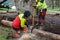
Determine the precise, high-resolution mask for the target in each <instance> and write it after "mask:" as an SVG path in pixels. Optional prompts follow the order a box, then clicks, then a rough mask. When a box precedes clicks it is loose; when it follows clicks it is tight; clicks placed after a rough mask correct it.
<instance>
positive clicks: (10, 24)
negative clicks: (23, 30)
mask: <svg viewBox="0 0 60 40" xmlns="http://www.w3.org/2000/svg"><path fill="white" fill-rule="evenodd" d="M1 23H2V24H4V25H6V26H10V27H12V22H11V21H7V20H2V21H1Z"/></svg>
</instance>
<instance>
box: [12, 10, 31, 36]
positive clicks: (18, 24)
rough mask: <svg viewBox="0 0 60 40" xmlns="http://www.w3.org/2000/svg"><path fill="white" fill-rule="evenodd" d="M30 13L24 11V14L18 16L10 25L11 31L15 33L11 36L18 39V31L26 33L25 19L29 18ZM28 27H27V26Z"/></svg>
mask: <svg viewBox="0 0 60 40" xmlns="http://www.w3.org/2000/svg"><path fill="white" fill-rule="evenodd" d="M30 15H31V13H30V12H29V11H25V12H24V14H19V15H18V16H17V17H16V18H15V20H14V21H13V23H12V26H13V29H14V30H15V31H16V34H13V35H12V36H13V37H19V36H20V35H19V33H18V30H22V31H24V32H26V31H27V27H25V24H26V25H27V24H28V23H27V19H29V18H30ZM27 26H28V25H27Z"/></svg>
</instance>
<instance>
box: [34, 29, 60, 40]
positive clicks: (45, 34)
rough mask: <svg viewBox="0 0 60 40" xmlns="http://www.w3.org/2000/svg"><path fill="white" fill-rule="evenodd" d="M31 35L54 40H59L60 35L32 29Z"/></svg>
mask: <svg viewBox="0 0 60 40" xmlns="http://www.w3.org/2000/svg"><path fill="white" fill-rule="evenodd" d="M33 33H34V34H36V35H39V36H44V37H47V38H51V39H54V40H60V35H58V34H54V33H50V32H46V31H42V30H38V29H34V30H33Z"/></svg>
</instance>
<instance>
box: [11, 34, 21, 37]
mask: <svg viewBox="0 0 60 40" xmlns="http://www.w3.org/2000/svg"><path fill="white" fill-rule="evenodd" d="M19 37H20V34H19V33H16V34H13V35H12V38H19Z"/></svg>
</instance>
